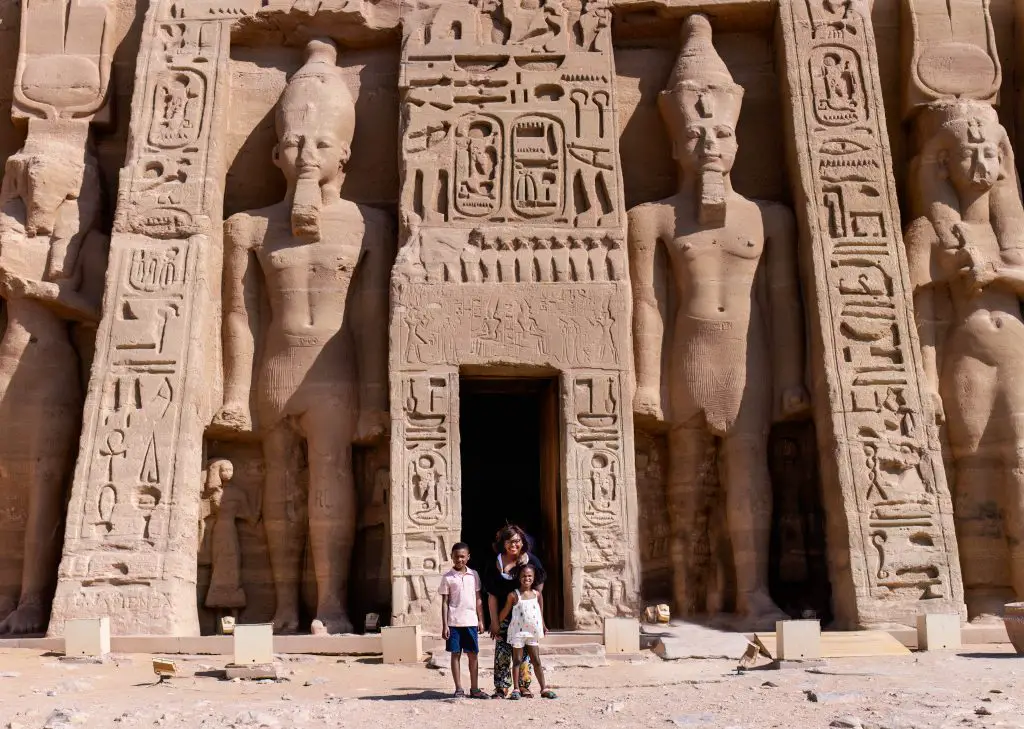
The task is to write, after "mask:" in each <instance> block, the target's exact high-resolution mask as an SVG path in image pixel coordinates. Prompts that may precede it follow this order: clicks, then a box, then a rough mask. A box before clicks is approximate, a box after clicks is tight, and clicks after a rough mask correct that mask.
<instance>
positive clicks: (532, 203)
mask: <svg viewBox="0 0 1024 729" xmlns="http://www.w3.org/2000/svg"><path fill="white" fill-rule="evenodd" d="M563 138H564V132H563V130H562V123H561V122H560V121H558V120H557V119H552V118H550V117H545V116H526V117H521V118H520V119H518V120H516V122H515V123H514V124H513V125H512V207H513V208H515V211H516V212H517V213H519V214H520V215H522V216H524V217H528V218H540V217H546V216H549V215H555V214H557V213H559V212H561V210H562V197H563V195H562V190H563V188H564V187H565V183H564V177H565V172H564V169H563V168H564V162H563V159H562V149H563V146H564V145H563V141H562V140H563Z"/></svg>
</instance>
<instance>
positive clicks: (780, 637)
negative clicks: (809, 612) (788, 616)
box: [775, 620, 821, 661]
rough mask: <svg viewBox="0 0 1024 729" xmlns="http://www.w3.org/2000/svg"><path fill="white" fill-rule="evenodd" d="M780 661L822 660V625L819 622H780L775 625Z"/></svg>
mask: <svg viewBox="0 0 1024 729" xmlns="http://www.w3.org/2000/svg"><path fill="white" fill-rule="evenodd" d="M775 637H776V640H777V641H778V643H777V646H778V647H777V652H778V655H777V656H776V658H778V659H779V660H780V661H804V660H812V661H813V660H817V659H819V658H821V623H819V622H818V621H817V620H780V621H778V622H777V623H776V624H775Z"/></svg>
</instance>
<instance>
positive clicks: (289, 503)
mask: <svg viewBox="0 0 1024 729" xmlns="http://www.w3.org/2000/svg"><path fill="white" fill-rule="evenodd" d="M299 445H300V443H299V435H298V433H296V432H295V431H294V430H293V429H292V428H291V426H290V425H289V424H288V423H287V422H284V421H282V422H279V423H278V424H277V425H276V426H274V428H273V429H271V430H270V431H268V432H267V433H266V434H265V435H264V436H263V458H264V461H265V463H266V482H265V484H264V496H263V528H264V529H265V530H266V534H267V551H268V552H269V553H270V571H271V572H272V573H273V576H274V594H275V596H276V599H277V603H276V608H275V610H274V632H275V633H294V632H296V631H297V630H298V629H299V579H300V577H301V574H302V552H303V549H304V548H305V546H306V516H305V512H306V509H305V499H304V498H302V496H303V495H302V494H301V493H300V489H299V473H298V464H297V459H296V456H297V452H298V449H299Z"/></svg>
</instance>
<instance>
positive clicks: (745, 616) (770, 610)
mask: <svg viewBox="0 0 1024 729" xmlns="http://www.w3.org/2000/svg"><path fill="white" fill-rule="evenodd" d="M736 620H737V624H738V625H740V626H742V629H743V630H758V631H770V630H775V623H777V622H778V621H780V620H792V618H790V617H789V615H788V614H786V613H785V612H783V611H782V609H781V608H779V606H778V605H776V604H775V601H774V600H772V599H771V598H770V597H769V596H768V594H767V593H765V592H755V593H752V594H750V595H747V596H746V599H744V598H742V597H741V598H740V602H739V609H738V610H737V611H736Z"/></svg>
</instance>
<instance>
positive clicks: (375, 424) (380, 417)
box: [356, 410, 391, 443]
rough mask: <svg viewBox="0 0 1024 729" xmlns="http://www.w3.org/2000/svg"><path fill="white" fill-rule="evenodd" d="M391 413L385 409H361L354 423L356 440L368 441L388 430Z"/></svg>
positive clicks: (358, 441)
mask: <svg viewBox="0 0 1024 729" xmlns="http://www.w3.org/2000/svg"><path fill="white" fill-rule="evenodd" d="M390 427H391V415H390V414H389V413H388V412H387V411H386V410H363V411H362V412H360V413H359V423H358V424H357V425H356V442H357V443H369V442H372V441H375V440H377V439H378V438H380V437H381V436H382V435H384V434H386V433H387V432H388V429H389V428H390Z"/></svg>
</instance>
